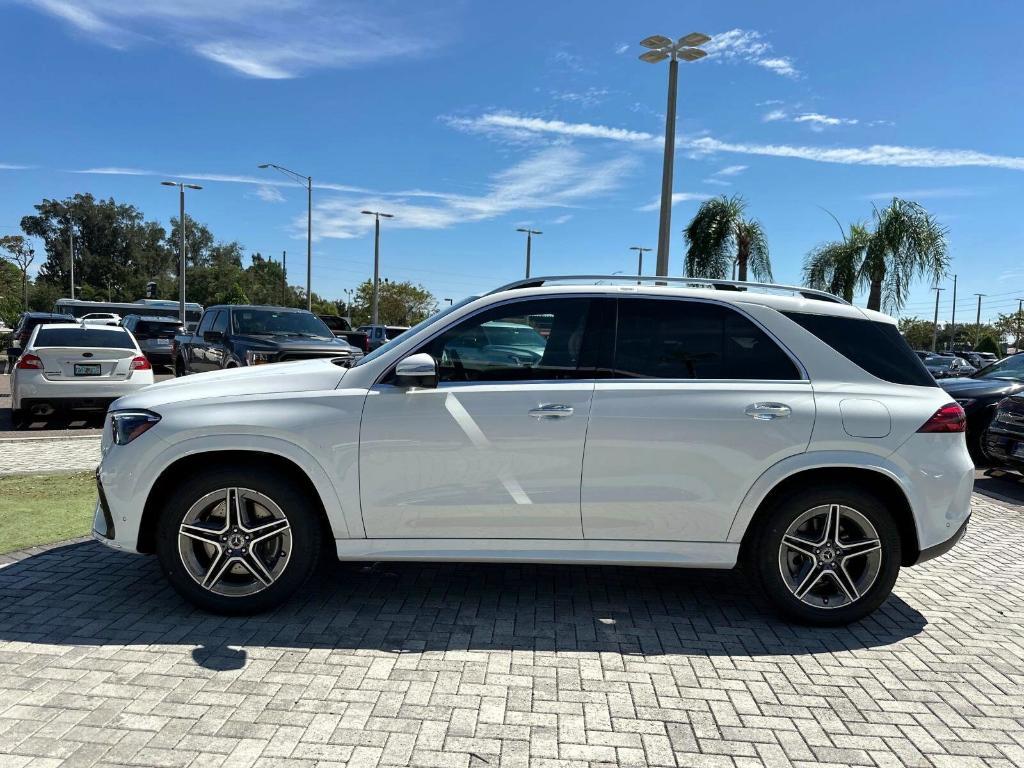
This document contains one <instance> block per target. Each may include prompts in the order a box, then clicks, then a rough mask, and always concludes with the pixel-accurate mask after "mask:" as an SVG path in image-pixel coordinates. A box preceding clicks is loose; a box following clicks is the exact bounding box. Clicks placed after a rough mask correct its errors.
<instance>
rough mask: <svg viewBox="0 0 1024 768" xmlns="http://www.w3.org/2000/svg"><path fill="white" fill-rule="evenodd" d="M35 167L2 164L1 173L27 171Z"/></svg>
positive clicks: (0, 166)
mask: <svg viewBox="0 0 1024 768" xmlns="http://www.w3.org/2000/svg"><path fill="white" fill-rule="evenodd" d="M31 168H35V166H34V165H18V164H16V163H0V171H27V170H29V169H31Z"/></svg>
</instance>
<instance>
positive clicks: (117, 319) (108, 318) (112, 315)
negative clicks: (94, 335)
mask: <svg viewBox="0 0 1024 768" xmlns="http://www.w3.org/2000/svg"><path fill="white" fill-rule="evenodd" d="M81 322H83V323H85V324H86V325H120V324H121V316H120V315H119V314H117V313H116V312H90V313H89V314H87V315H82V317H81Z"/></svg>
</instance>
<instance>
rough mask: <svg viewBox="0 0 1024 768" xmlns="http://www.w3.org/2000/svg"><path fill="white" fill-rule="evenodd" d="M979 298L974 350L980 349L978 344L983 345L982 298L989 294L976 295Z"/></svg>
mask: <svg viewBox="0 0 1024 768" xmlns="http://www.w3.org/2000/svg"><path fill="white" fill-rule="evenodd" d="M974 295H975V296H977V297H978V316H977V317H976V318H975V319H974V348H975V349H977V348H978V344H979V343H981V297H982V296H985V295H987V294H984V293H976V294H974Z"/></svg>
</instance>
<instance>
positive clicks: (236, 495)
mask: <svg viewBox="0 0 1024 768" xmlns="http://www.w3.org/2000/svg"><path fill="white" fill-rule="evenodd" d="M315 509H316V507H315V505H314V501H313V500H312V499H310V498H309V497H308V495H307V494H306V493H304V492H302V491H301V490H300V489H297V488H296V487H295V483H293V482H289V481H288V480H287V479H286V478H284V477H281V476H279V475H277V474H274V473H272V472H254V471H252V470H251V469H249V470H241V469H237V468H230V467H229V468H219V469H214V470H211V471H210V472H207V473H204V474H202V475H199V476H197V477H195V478H191V479H189V480H187V481H185V482H184V483H183V484H182V485H181V486H180V487H179V488H178V489H177V490H176V491H175V492H174V493H173V494H172V495H171V497H170V499H169V500H168V502H167V504H166V505H165V507H164V510H163V513H162V515H161V516H160V519H159V522H158V525H157V545H156V549H157V555H158V557H159V559H160V564H161V566H162V567H163V570H164V573H165V574H166V575H167V578H168V580H169V581H170V582H171V585H172V586H173V587H174V588H175V589H176V590H177V591H178V592H179V593H180V594H181V595H182V596H184V597H185V598H186V599H188V600H189V601H191V602H192V603H194V604H195V605H197V606H199V607H200V608H203V609H205V610H208V611H212V612H214V613H223V614H249V613H258V612H260V611H266V610H269V609H271V608H274V607H276V606H278V605H280V604H281V603H282V602H283V601H284V600H285V599H286V598H287V597H288V596H289V595H291V594H292V593H293V592H295V590H297V589H298V588H299V587H300V586H302V584H303V583H305V581H306V580H307V579H308V578H309V576H310V574H312V573H313V571H314V570H315V568H316V565H317V561H318V558H319V555H320V551H321V539H322V536H321V532H320V521H319V519H318V516H317V514H316V512H315Z"/></svg>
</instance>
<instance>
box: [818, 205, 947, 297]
mask: <svg viewBox="0 0 1024 768" xmlns="http://www.w3.org/2000/svg"><path fill="white" fill-rule="evenodd" d="M947 234H948V231H947V229H946V228H945V227H944V226H942V225H941V224H939V223H938V221H936V219H935V218H934V217H933V216H932V215H931V214H929V213H928V212H927V211H926V210H925V209H924V208H923V207H921V206H920V205H918V204H917V203H914V202H910V201H909V200H901V199H900V198H898V197H894V198H893V199H892V202H891V203H889V205H888V206H886V207H885V208H883V209H882V210H878V209H877V208H876V209H875V210H874V213H873V228H872V229H870V230H868V229H867V228H866V227H864V226H863V225H860V224H856V225H853V226H852V227H851V228H850V234H849V235H845V234H844V237H843V240H842V241H841V242H832V243H825V244H824V245H819V246H817V247H816V248H815V249H814V250H812V251H811V252H810V253H809V254H808V255H807V259H806V261H805V263H804V283H805V284H806V285H807V286H808V287H809V288H817V289H819V290H833V289H837V290H833V292H838V293H839V294H840V295H842V296H844V298H846V297H849V298H850V299H851V300H852V297H853V291H852V289H851V284H850V278H851V269H852V270H855V275H856V278H855V283H856V285H858V286H861V287H865V288H867V289H868V301H867V307H868V309H874V310H881V309H882V308H883V307H884V308H885V310H886V311H887V312H898V311H899V310H900V309H901V308H902V307H903V305H904V303H905V302H906V300H907V294H908V292H909V291H910V286H911V284H912V283H913V281H914V280H915V279H917V278H919V277H931V278H932V279H933V280H936V281H937V280H938V279H940V278H941V277H942V276H943V275H944V274H945V272H946V267H947V266H948V265H949V255H948V247H947V243H946V235H947Z"/></svg>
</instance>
